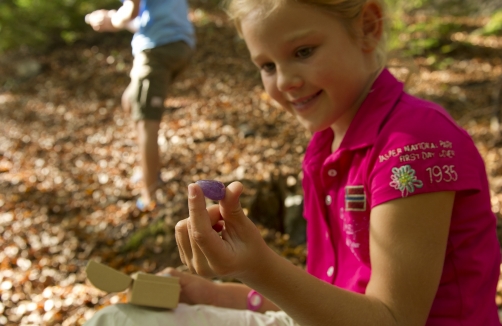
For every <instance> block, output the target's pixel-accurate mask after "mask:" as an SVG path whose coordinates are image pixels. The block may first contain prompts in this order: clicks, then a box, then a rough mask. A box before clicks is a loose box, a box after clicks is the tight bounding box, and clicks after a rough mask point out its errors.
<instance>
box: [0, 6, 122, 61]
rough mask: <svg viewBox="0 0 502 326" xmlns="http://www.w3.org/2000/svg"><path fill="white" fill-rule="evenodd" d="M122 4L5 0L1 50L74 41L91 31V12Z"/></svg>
mask: <svg viewBox="0 0 502 326" xmlns="http://www.w3.org/2000/svg"><path fill="white" fill-rule="evenodd" d="M118 6H120V2H119V1H118V0H102V1H100V0H50V1H46V0H2V1H0V52H2V51H5V50H7V49H11V48H16V47H19V46H21V45H27V46H30V47H34V48H45V47H48V46H51V45H54V44H58V43H61V42H64V43H67V44H68V43H69V44H71V43H73V42H75V41H77V40H78V39H80V38H81V37H82V35H83V34H84V33H85V32H86V31H89V26H87V25H86V24H85V22H84V17H85V15H86V14H87V13H89V12H91V11H93V10H96V9H100V8H115V7H118Z"/></svg>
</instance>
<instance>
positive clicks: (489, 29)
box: [476, 9, 502, 35]
mask: <svg viewBox="0 0 502 326" xmlns="http://www.w3.org/2000/svg"><path fill="white" fill-rule="evenodd" d="M476 32H478V33H479V34H481V35H502V9H500V10H497V11H496V12H495V13H494V14H493V15H492V16H491V17H490V20H489V21H488V23H487V24H486V25H485V26H484V27H483V28H482V29H481V30H479V31H476Z"/></svg>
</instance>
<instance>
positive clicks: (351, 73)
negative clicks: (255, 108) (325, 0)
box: [241, 1, 375, 132]
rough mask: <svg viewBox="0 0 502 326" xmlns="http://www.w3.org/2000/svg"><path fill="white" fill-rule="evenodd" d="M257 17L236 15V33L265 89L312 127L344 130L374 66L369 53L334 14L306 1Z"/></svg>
mask: <svg viewBox="0 0 502 326" xmlns="http://www.w3.org/2000/svg"><path fill="white" fill-rule="evenodd" d="M257 16H258V14H257V13H256V12H255V13H251V14H249V15H248V16H246V17H245V18H244V19H243V20H242V25H241V27H242V35H243V37H244V39H245V41H246V44H247V47H248V49H249V52H250V55H251V59H252V61H253V62H254V63H255V65H256V66H257V67H258V68H259V69H260V73H261V78H262V81H263V85H264V87H265V90H266V91H267V93H268V94H269V95H270V96H271V97H272V98H273V99H274V100H275V101H277V102H278V103H279V104H281V105H282V106H283V107H284V108H285V109H286V110H287V111H289V112H290V113H292V114H293V115H295V116H296V117H297V118H298V120H299V121H300V122H301V123H302V124H303V125H304V126H305V127H306V128H307V129H309V130H310V131H312V132H316V131H321V130H324V129H326V128H328V127H332V128H334V130H336V129H337V128H343V129H345V130H346V128H348V125H349V124H350V121H352V118H353V117H354V115H355V113H356V112H357V109H358V105H356V102H357V101H358V99H359V98H360V97H361V96H362V95H363V93H364V89H365V86H366V85H367V83H368V82H369V80H370V76H371V75H372V73H373V72H374V71H375V67H374V65H373V63H374V61H372V59H371V58H372V57H371V56H372V54H371V52H368V51H365V50H363V43H362V41H360V40H355V39H354V38H353V37H351V36H350V35H349V33H348V31H347V29H346V28H345V27H344V25H343V24H342V23H341V22H340V21H338V20H337V19H336V18H334V16H330V15H329V14H327V13H326V12H322V11H320V10H319V9H317V8H315V7H312V6H309V5H305V4H300V3H297V2H295V1H289V2H287V3H286V5H283V6H281V7H280V8H278V9H277V10H275V11H274V12H272V13H271V14H270V15H269V16H267V17H266V18H260V17H257ZM358 26H363V25H362V24H361V23H360V22H359V21H356V22H355V28H356V32H357V28H358ZM361 29H362V27H361ZM361 33H362V32H361Z"/></svg>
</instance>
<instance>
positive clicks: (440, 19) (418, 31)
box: [385, 0, 470, 66]
mask: <svg viewBox="0 0 502 326" xmlns="http://www.w3.org/2000/svg"><path fill="white" fill-rule="evenodd" d="M385 1H386V3H387V5H388V9H389V19H390V22H391V24H390V30H389V34H390V35H389V41H388V48H389V50H396V49H399V50H400V51H401V53H402V54H403V55H405V56H424V55H425V56H428V55H430V53H431V52H432V51H435V52H437V53H442V54H444V55H448V54H449V53H451V52H453V51H455V50H457V49H459V48H460V47H463V46H467V45H466V44H459V43H454V42H452V40H451V35H452V34H454V33H456V32H460V31H465V26H463V25H462V23H460V22H459V21H460V20H455V19H448V17H449V16H452V15H454V14H464V13H460V11H459V9H458V2H459V1H460V0H445V1H442V2H441V3H440V4H438V3H437V1H434V0H409V1H403V0H385ZM467 7H468V6H467V5H464V8H463V10H467V11H469V10H470V9H469V8H467ZM454 9H455V10H454ZM416 11H423V13H425V14H422V15H421V17H422V19H420V20H417V19H410V17H409V15H408V14H409V13H412V12H416ZM445 15H446V17H444V16H445ZM428 60H429V61H431V62H433V63H435V64H436V65H443V66H444V65H448V64H449V63H448V62H443V61H441V60H439V59H438V58H435V57H429V59H428Z"/></svg>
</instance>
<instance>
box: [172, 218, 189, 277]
mask: <svg viewBox="0 0 502 326" xmlns="http://www.w3.org/2000/svg"><path fill="white" fill-rule="evenodd" d="M174 234H175V238H176V244H177V245H178V250H179V252H180V259H181V262H182V263H183V264H185V265H187V266H188V267H189V268H190V266H189V263H190V261H191V259H192V252H191V245H190V236H189V234H188V219H184V220H181V221H179V222H178V223H176V226H175V227H174Z"/></svg>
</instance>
